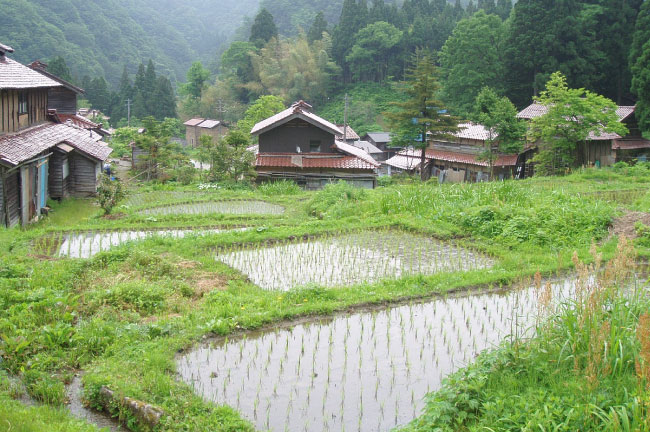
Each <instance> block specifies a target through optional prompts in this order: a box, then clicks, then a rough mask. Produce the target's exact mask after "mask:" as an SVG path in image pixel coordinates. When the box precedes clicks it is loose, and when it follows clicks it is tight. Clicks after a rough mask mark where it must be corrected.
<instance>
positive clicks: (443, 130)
mask: <svg viewBox="0 0 650 432" xmlns="http://www.w3.org/2000/svg"><path fill="white" fill-rule="evenodd" d="M403 85H404V92H405V93H406V95H407V96H408V99H407V100H406V101H404V102H394V103H393V104H392V105H394V106H395V107H396V111H395V112H387V113H385V116H386V119H387V120H388V123H389V125H390V127H391V132H393V138H392V140H393V142H394V143H395V144H398V145H399V144H401V145H404V146H408V145H412V146H413V147H415V148H418V149H421V150H422V165H424V151H425V149H426V147H427V145H428V142H427V140H429V139H431V140H439V139H449V138H451V134H452V133H454V132H456V131H457V130H458V119H457V118H456V117H453V116H450V115H448V114H447V113H446V108H445V106H444V104H443V103H442V102H440V101H439V100H437V99H436V94H437V92H438V89H439V84H438V81H437V69H436V66H435V64H434V61H433V58H432V56H431V54H429V53H426V52H422V51H418V53H417V54H416V55H415V56H414V57H413V58H412V59H411V66H410V67H409V69H408V70H407V72H406V81H405V82H404V83H403ZM421 172H422V180H426V179H427V178H426V170H421Z"/></svg>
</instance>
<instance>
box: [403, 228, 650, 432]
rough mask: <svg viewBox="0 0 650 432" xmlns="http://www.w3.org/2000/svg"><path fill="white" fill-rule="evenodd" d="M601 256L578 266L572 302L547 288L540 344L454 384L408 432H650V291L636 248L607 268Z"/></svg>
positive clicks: (498, 357)
mask: <svg viewBox="0 0 650 432" xmlns="http://www.w3.org/2000/svg"><path fill="white" fill-rule="evenodd" d="M593 253H594V263H593V264H592V265H589V266H587V265H585V264H582V263H581V262H579V261H578V259H577V258H575V257H574V260H575V264H576V268H577V269H578V282H577V283H576V285H575V292H574V296H573V297H572V299H571V300H568V301H562V302H559V303H558V302H555V301H554V299H553V298H552V297H551V296H549V292H548V287H545V286H542V285H541V283H539V282H538V290H539V293H540V299H542V300H543V301H542V302H541V303H542V304H544V305H545V306H544V307H543V308H542V310H541V312H542V314H543V315H544V316H545V319H543V320H541V322H540V324H539V325H538V326H537V328H536V333H535V337H534V338H533V339H532V340H529V341H521V340H518V341H514V342H511V343H509V344H508V345H505V346H502V347H501V348H500V349H498V350H497V351H495V352H493V353H490V354H486V355H483V356H481V357H480V358H479V360H478V362H477V363H476V364H474V365H472V366H470V367H469V368H467V369H465V370H463V371H461V372H459V373H457V374H455V375H453V376H452V377H450V378H449V379H448V380H447V381H446V382H445V384H444V386H443V388H442V390H440V391H439V392H436V393H434V394H431V395H430V396H429V399H428V406H427V408H426V410H425V412H424V414H423V415H422V416H421V417H420V418H419V419H418V420H416V421H414V422H413V423H412V424H411V425H409V426H408V427H406V428H405V429H404V430H405V431H425V430H426V431H429V430H439V431H452V430H590V431H597V430H603V431H604V430H607V431H613V430H621V431H623V430H627V431H633V430H637V431H640V430H643V431H647V430H650V416H649V414H650V412H649V408H650V404H649V400H650V399H649V396H650V393H649V391H650V387H649V383H650V381H649V378H650V375H649V372H650V368H649V367H648V366H649V365H650V341H649V337H650V315H649V311H650V298H649V296H648V289H647V288H648V287H647V285H646V286H643V285H642V284H639V282H638V281H637V280H636V279H635V277H634V259H633V257H634V251H633V247H632V245H631V243H630V242H629V241H627V240H625V239H621V240H620V242H619V246H618V251H617V255H616V257H615V258H614V259H613V260H612V261H610V262H609V263H608V264H607V265H606V266H604V268H601V263H600V257H599V256H598V255H597V254H596V253H595V251H593ZM539 280H541V279H538V281H539Z"/></svg>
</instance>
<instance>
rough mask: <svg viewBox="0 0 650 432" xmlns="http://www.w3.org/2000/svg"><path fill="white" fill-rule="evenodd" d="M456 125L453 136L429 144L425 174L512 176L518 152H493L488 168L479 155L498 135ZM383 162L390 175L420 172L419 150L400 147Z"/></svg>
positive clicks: (476, 178) (454, 178) (455, 178)
mask: <svg viewBox="0 0 650 432" xmlns="http://www.w3.org/2000/svg"><path fill="white" fill-rule="evenodd" d="M458 127H459V131H458V132H456V133H455V134H453V136H454V138H453V139H450V140H444V141H442V140H435V141H431V142H430V143H429V145H428V148H427V149H426V152H425V160H426V165H425V167H424V169H425V170H427V174H428V175H429V176H433V177H437V178H438V180H439V181H440V182H441V183H443V182H449V183H463V182H481V181H487V180H490V171H492V173H493V179H495V180H503V179H507V178H511V177H513V176H514V173H515V167H516V165H517V160H518V155H516V154H515V155H506V154H496V155H495V159H494V161H493V164H492V169H491V170H490V164H489V162H488V161H487V160H484V159H483V158H482V157H481V153H482V152H483V151H484V149H485V143H486V141H488V140H490V139H496V138H498V137H497V136H496V135H495V134H490V132H489V131H488V130H487V129H486V128H485V127H484V126H483V125H479V124H473V123H462V124H459V125H458ZM385 164H386V165H387V166H388V167H389V173H390V174H392V173H399V172H409V173H416V172H420V168H421V167H420V164H421V150H414V149H406V150H402V151H400V152H399V153H397V154H396V155H395V156H394V157H392V158H391V159H388V160H387V161H386V162H385Z"/></svg>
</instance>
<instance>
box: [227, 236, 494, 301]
mask: <svg viewBox="0 0 650 432" xmlns="http://www.w3.org/2000/svg"><path fill="white" fill-rule="evenodd" d="M216 259H217V260H219V261H221V262H223V263H225V264H227V265H229V266H231V267H233V268H235V269H237V270H239V271H240V272H242V273H243V274H245V275H247V276H248V277H249V278H250V280H251V281H252V282H253V283H255V284H256V285H258V286H260V287H261V288H264V289H268V290H279V291H286V290H290V289H292V288H296V287H300V286H305V285H310V284H316V285H320V286H325V287H336V286H344V285H354V284H359V283H374V282H377V281H379V280H382V279H387V278H391V279H397V278H400V277H404V276H413V275H432V274H435V273H440V272H458V271H471V270H481V269H485V268H490V267H492V266H493V265H494V261H493V260H492V259H491V258H489V257H487V256H485V255H483V254H481V253H479V252H477V251H473V250H470V249H468V248H466V247H464V246H462V245H460V244H458V243H455V242H444V241H440V240H436V239H433V238H430V237H425V236H421V235H417V234H411V233H407V232H400V231H389V230H386V231H360V232H357V233H352V234H345V235H343V234H338V235H326V236H323V237H318V238H314V239H309V240H286V241H283V242H280V243H278V244H275V245H272V246H269V247H257V248H256V247H253V246H241V247H235V248H232V249H222V250H220V251H218V252H217V255H216Z"/></svg>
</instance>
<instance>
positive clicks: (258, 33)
mask: <svg viewBox="0 0 650 432" xmlns="http://www.w3.org/2000/svg"><path fill="white" fill-rule="evenodd" d="M275 37H278V29H277V27H276V26H275V21H274V20H273V15H271V14H270V13H269V11H267V10H266V9H264V8H262V10H260V11H259V13H258V14H257V15H256V16H255V21H253V26H252V27H251V36H250V39H249V40H250V42H252V43H254V44H255V46H257V47H258V48H261V47H263V46H264V45H265V44H266V43H267V42H268V41H270V40H271V39H272V38H275Z"/></svg>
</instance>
